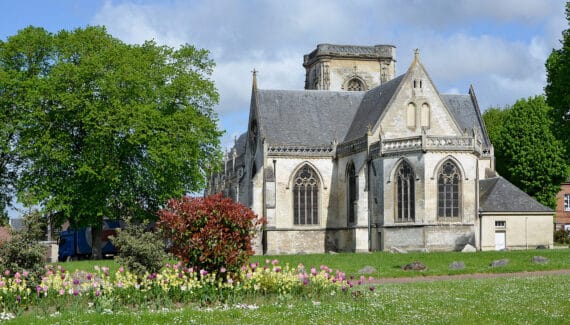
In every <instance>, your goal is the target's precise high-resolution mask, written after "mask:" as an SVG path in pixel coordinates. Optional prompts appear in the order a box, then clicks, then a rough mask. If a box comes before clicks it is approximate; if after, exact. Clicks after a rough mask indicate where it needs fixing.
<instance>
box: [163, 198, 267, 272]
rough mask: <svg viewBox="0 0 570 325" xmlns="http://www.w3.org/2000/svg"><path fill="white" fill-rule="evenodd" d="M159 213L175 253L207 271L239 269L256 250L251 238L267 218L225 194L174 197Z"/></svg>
mask: <svg viewBox="0 0 570 325" xmlns="http://www.w3.org/2000/svg"><path fill="white" fill-rule="evenodd" d="M158 214H159V217H160V221H159V222H158V226H159V228H160V229H161V232H162V234H163V235H164V236H165V238H166V239H167V240H169V241H170V242H171V245H172V246H171V247H170V251H171V253H172V254H173V255H174V256H176V257H178V258H179V259H180V260H182V261H184V262H185V263H186V264H187V265H188V266H193V267H198V268H200V269H204V270H206V271H218V270H222V269H223V268H225V269H226V270H227V271H229V272H235V271H237V270H239V268H240V267H241V266H243V265H244V264H245V263H246V262H247V260H248V258H249V256H250V255H252V254H253V253H254V252H253V249H252V245H251V241H252V240H253V238H254V237H255V235H256V234H257V231H258V229H259V228H260V227H261V226H262V225H263V224H264V222H265V221H264V219H260V218H258V217H257V216H256V215H255V214H254V213H253V212H252V211H251V210H250V209H249V208H247V207H245V206H244V205H242V204H240V203H236V202H234V201H233V200H231V199H229V198H224V197H222V195H221V194H216V195H212V196H209V197H206V198H191V197H183V198H182V199H179V200H178V199H171V200H169V201H168V203H167V206H166V208H165V209H163V210H161V211H159V213H158Z"/></svg>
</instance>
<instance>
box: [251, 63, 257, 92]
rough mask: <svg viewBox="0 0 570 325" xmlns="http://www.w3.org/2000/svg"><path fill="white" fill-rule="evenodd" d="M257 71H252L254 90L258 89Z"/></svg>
mask: <svg viewBox="0 0 570 325" xmlns="http://www.w3.org/2000/svg"><path fill="white" fill-rule="evenodd" d="M257 72H258V71H257V70H255V68H253V71H251V73H252V74H253V89H257Z"/></svg>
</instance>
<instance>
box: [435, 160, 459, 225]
mask: <svg viewBox="0 0 570 325" xmlns="http://www.w3.org/2000/svg"><path fill="white" fill-rule="evenodd" d="M460 200H461V176H460V174H459V168H458V167H457V165H455V163H453V162H452V161H450V160H448V161H446V162H445V163H443V165H442V166H441V168H440V170H439V173H438V177H437V216H438V218H442V219H447V218H459V206H460V204H459V202H460Z"/></svg>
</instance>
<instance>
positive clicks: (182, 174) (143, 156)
mask: <svg viewBox="0 0 570 325" xmlns="http://www.w3.org/2000/svg"><path fill="white" fill-rule="evenodd" d="M213 67H214V63H213V61H212V60H210V59H209V58H208V52H207V51H206V50H201V49H196V48H194V47H193V46H191V45H183V46H181V47H180V48H178V49H174V48H171V47H167V46H159V45H157V44H156V43H154V42H152V41H149V42H145V43H144V44H140V45H130V44H125V43H123V42H122V41H120V40H118V39H116V38H113V37H112V36H111V35H109V34H108V33H107V31H106V30H105V29H104V28H102V27H86V28H79V29H76V30H73V31H65V30H63V31H60V32H58V33H55V34H54V33H49V32H47V31H46V30H44V29H42V28H35V27H28V28H25V29H23V30H21V31H19V32H18V33H17V34H16V35H14V36H12V37H9V38H8V40H7V41H6V42H3V43H1V44H0V81H6V82H7V84H6V85H7V86H6V88H5V89H2V91H3V92H9V96H0V105H2V106H3V107H10V108H11V109H13V111H9V112H8V113H10V114H12V113H13V114H16V113H14V112H17V113H18V114H21V115H17V116H16V117H15V118H16V121H17V123H12V127H13V128H14V131H10V132H12V133H14V134H17V137H13V138H12V139H13V140H12V147H14V148H15V149H16V152H17V154H18V157H19V159H21V160H22V161H25V162H26V163H25V164H24V165H22V166H21V167H22V169H21V173H20V175H21V178H20V180H19V182H18V184H17V186H18V192H19V194H18V195H19V197H20V198H27V203H28V204H37V203H39V204H41V205H42V206H43V207H45V209H46V210H47V211H50V212H52V213H53V214H54V215H55V216H57V218H59V220H57V221H63V220H70V221H71V222H72V224H74V225H75V226H85V225H95V224H96V223H98V222H100V221H101V220H102V216H106V217H109V218H115V219H118V218H125V217H132V218H135V219H137V218H138V219H146V218H155V212H156V211H157V210H158V209H159V207H160V205H161V204H162V203H163V202H165V201H166V199H168V198H170V197H176V196H180V195H183V194H184V193H188V192H193V191H197V190H199V189H201V188H202V187H203V185H204V183H205V175H206V174H207V173H208V172H209V170H210V167H211V166H213V162H215V161H217V159H218V158H219V157H220V150H219V136H220V135H221V132H220V131H219V130H218V129H217V116H216V114H215V112H214V110H213V105H214V104H215V103H216V102H217V100H218V94H217V92H216V89H215V87H214V84H213V82H212V81H211V80H210V75H211V73H212V69H213ZM3 94H4V93H2V95H3ZM8 113H6V114H8ZM2 114H4V113H2ZM0 119H1V120H2V122H0V123H4V119H2V118H1V116H0ZM0 129H1V128H0ZM8 131H9V130H8ZM2 132H4V131H2ZM16 139H17V140H18V141H17V142H16V141H15V140H16ZM2 150H3V149H2V148H0V159H2ZM2 166H3V165H2V162H1V161H0V167H2ZM24 167H25V168H24ZM2 172H3V170H2V169H1V168H0V177H2ZM0 184H2V185H1V186H4V185H3V184H4V182H3V181H2V180H1V179H0ZM0 192H1V193H4V191H3V189H1V188H0ZM1 203H2V202H1V200H0V204H1ZM0 207H1V206H0ZM56 223H57V222H56Z"/></svg>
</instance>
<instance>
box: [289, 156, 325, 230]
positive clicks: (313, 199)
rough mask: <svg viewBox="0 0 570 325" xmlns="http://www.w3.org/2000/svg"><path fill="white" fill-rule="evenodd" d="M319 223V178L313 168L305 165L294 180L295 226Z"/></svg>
mask: <svg viewBox="0 0 570 325" xmlns="http://www.w3.org/2000/svg"><path fill="white" fill-rule="evenodd" d="M318 223H319V178H318V176H317V173H316V172H315V170H314V169H313V168H311V166H309V165H307V164H305V165H304V166H303V167H301V169H299V171H298V172H297V174H296V175H295V179H294V180H293V224H295V225H316V224H318Z"/></svg>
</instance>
